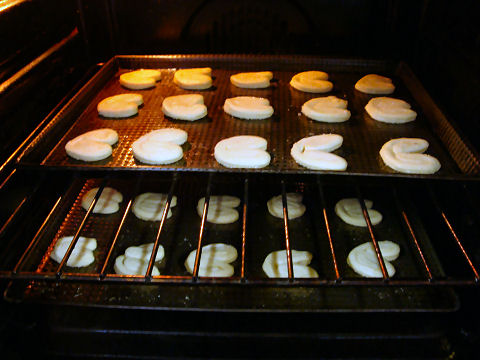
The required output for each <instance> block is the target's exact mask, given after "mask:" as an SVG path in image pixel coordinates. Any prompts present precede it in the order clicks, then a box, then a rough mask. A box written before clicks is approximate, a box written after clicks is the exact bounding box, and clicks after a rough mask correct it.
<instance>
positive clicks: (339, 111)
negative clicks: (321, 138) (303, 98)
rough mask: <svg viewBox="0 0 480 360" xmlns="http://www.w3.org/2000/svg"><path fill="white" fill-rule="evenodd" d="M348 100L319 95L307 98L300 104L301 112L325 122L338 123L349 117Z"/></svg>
mask: <svg viewBox="0 0 480 360" xmlns="http://www.w3.org/2000/svg"><path fill="white" fill-rule="evenodd" d="M347 105H348V101H347V100H342V99H339V98H337V97H336V96H327V97H320V98H315V99H311V100H308V101H307V102H306V103H305V104H303V106H302V113H303V114H304V115H305V116H306V117H308V118H310V119H312V120H316V121H321V122H327V123H339V122H344V121H347V120H348V119H350V115H351V114H350V111H349V110H348V109H347Z"/></svg>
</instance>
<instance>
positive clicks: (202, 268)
mask: <svg viewBox="0 0 480 360" xmlns="http://www.w3.org/2000/svg"><path fill="white" fill-rule="evenodd" d="M196 255H197V250H193V251H192V252H191V253H190V254H189V255H188V257H187V259H186V260H185V268H186V269H187V271H188V272H189V273H190V274H193V270H194V266H195V257H196ZM237 256H238V253H237V249H236V248H235V247H234V246H232V245H228V244H222V243H216V244H210V245H206V246H203V247H202V256H201V257H200V265H199V267H198V276H205V277H230V276H233V274H234V272H235V269H234V268H233V266H232V265H231V264H230V263H232V262H234V261H235V260H236V259H237Z"/></svg>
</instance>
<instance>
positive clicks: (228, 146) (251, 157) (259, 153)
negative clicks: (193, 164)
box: [214, 135, 270, 168]
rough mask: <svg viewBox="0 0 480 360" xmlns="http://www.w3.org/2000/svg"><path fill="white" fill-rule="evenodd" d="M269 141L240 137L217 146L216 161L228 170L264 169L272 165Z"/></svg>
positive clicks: (257, 137)
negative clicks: (268, 146) (268, 150)
mask: <svg viewBox="0 0 480 360" xmlns="http://www.w3.org/2000/svg"><path fill="white" fill-rule="evenodd" d="M266 150H267V140H265V139H264V138H262V137H259V136H250V135H240V136H233V137H231V138H228V139H224V140H221V141H219V142H218V143H217V145H215V152H214V155H215V159H216V160H217V161H218V162H219V163H220V164H222V165H223V166H225V167H228V168H263V167H265V166H267V165H268V164H270V154H269V153H268V152H267V151H266Z"/></svg>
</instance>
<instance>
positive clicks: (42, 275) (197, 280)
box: [0, 173, 480, 287]
mask: <svg viewBox="0 0 480 360" xmlns="http://www.w3.org/2000/svg"><path fill="white" fill-rule="evenodd" d="M12 175H13V173H12ZM179 176H180V175H179V174H178V173H173V174H172V176H171V180H169V191H168V199H167V203H166V206H165V208H164V210H163V213H162V218H161V220H160V222H159V225H158V229H157V230H156V236H155V240H154V246H153V250H152V253H151V255H150V260H149V264H148V269H147V272H146V273H145V275H118V274H111V273H108V272H107V268H108V266H109V264H111V261H112V253H113V251H114V249H115V246H116V244H117V241H118V238H119V235H120V233H121V232H122V229H123V228H124V226H125V220H126V218H127V216H128V214H129V213H130V210H131V207H132V202H133V199H134V197H135V195H136V194H135V195H134V196H131V197H129V198H128V199H127V206H126V208H125V210H124V212H123V215H122V216H121V220H120V222H119V223H118V226H117V228H116V230H115V236H114V237H113V239H112V240H111V242H110V244H109V248H108V253H107V256H106V258H105V260H104V261H103V264H102V266H101V270H100V271H98V272H85V273H83V272H82V273H80V272H67V271H66V270H65V268H66V262H67V261H68V258H69V257H70V255H71V253H72V251H73V248H74V247H75V244H76V243H77V241H78V239H79V237H80V234H81V233H82V230H83V229H84V226H85V224H86V222H87V220H88V219H89V217H90V216H91V214H92V210H93V208H94V206H95V204H96V202H97V200H98V198H99V197H100V196H101V192H102V191H103V189H104V188H105V186H106V185H107V184H108V182H109V180H111V176H107V177H104V178H103V179H102V180H101V183H100V186H99V191H98V192H97V195H96V196H95V198H94V200H93V202H92V203H91V205H90V207H89V209H88V210H87V211H86V213H85V215H84V216H83V219H82V220H81V222H80V224H79V226H78V228H77V229H76V232H75V235H74V238H73V240H72V242H71V244H70V246H69V248H68V250H67V252H66V254H65V256H64V257H63V259H62V261H61V263H60V264H58V266H57V268H56V270H55V271H48V272H44V271H39V270H38V269H37V270H36V271H25V270H24V269H23V267H24V265H25V263H26V261H27V259H28V258H29V257H30V255H31V254H32V251H33V250H34V248H35V247H36V246H37V245H38V243H39V241H40V239H41V238H42V235H43V233H44V231H45V228H46V227H47V225H49V223H50V222H51V220H52V217H53V216H54V214H55V213H56V211H57V210H58V208H59V207H60V204H61V200H62V197H59V198H58V200H57V201H56V202H55V204H54V206H53V208H52V209H51V210H50V212H49V213H48V215H47V217H46V218H45V219H44V221H43V223H42V225H41V226H40V228H39V229H38V231H37V232H36V234H35V236H34V237H33V239H32V240H31V242H30V243H29V244H28V246H27V247H26V249H25V251H24V252H23V254H22V255H21V256H20V258H19V259H18V261H17V262H16V264H15V266H14V267H13V269H11V270H2V271H0V278H4V279H9V280H22V281H25V280H26V281H47V282H57V283H58V282H87V283H97V284H101V283H111V284H115V283H117V284H144V285H145V284H184V285H209V284H210V285H260V286H307V287H308V286H314V287H315V286H334V287H340V286H374V287H379V286H380V287H384V286H401V287H410V286H413V287H415V286H417V287H423V286H469V285H478V284H479V283H480V276H479V273H478V270H477V266H476V265H475V264H474V263H473V261H472V257H471V255H470V254H469V252H468V251H467V249H466V248H465V247H464V244H463V242H462V240H461V238H460V236H459V235H458V234H457V232H456V230H455V227H454V225H453V223H452V222H451V221H450V220H449V217H448V216H447V214H446V211H445V210H444V209H443V208H442V207H441V205H440V202H439V200H438V198H437V195H436V194H435V192H434V191H433V190H432V188H431V187H430V186H429V184H428V183H427V184H426V189H427V192H428V197H429V198H430V199H431V203H432V205H433V206H434V207H435V209H436V211H437V214H436V215H437V218H438V220H440V222H441V223H443V226H446V227H447V228H448V232H449V235H450V237H451V240H452V241H453V244H454V245H455V246H456V247H457V248H458V251H459V252H460V253H461V256H462V258H463V261H464V263H465V264H466V265H467V266H468V269H469V271H470V272H471V276H470V277H447V276H436V275H434V272H433V271H432V268H431V267H432V266H431V264H430V263H429V261H428V260H427V257H426V256H425V250H424V249H423V248H422V245H421V243H420V242H419V241H418V236H417V232H416V231H415V230H414V226H412V220H411V219H412V215H411V214H410V213H409V211H408V209H407V206H405V202H404V200H403V198H404V197H405V194H403V193H402V192H401V191H402V189H401V187H399V188H397V187H396V186H395V185H389V187H390V190H391V195H392V197H393V199H394V202H395V208H396V212H397V215H398V216H399V217H400V218H401V221H402V223H403V226H404V227H405V229H407V230H408V231H407V232H408V234H409V240H410V241H411V245H413V249H415V251H416V253H417V254H416V255H418V256H417V258H418V259H420V260H419V261H418V262H419V264H420V267H421V268H422V269H423V273H424V276H423V277H415V278H402V279H392V278H390V277H389V275H388V273H387V271H386V267H385V261H384V259H383V256H382V254H381V252H380V249H379V245H378V237H377V235H376V231H375V228H374V227H373V226H372V223H371V221H370V218H369V215H368V212H367V209H366V207H365V204H364V202H363V198H364V196H363V192H362V186H361V185H359V184H358V183H353V184H352V186H353V187H354V190H355V192H356V195H357V198H358V199H359V201H360V204H362V210H363V216H364V218H365V221H366V223H367V229H368V233H369V238H370V241H371V242H372V244H373V246H374V249H375V253H376V255H377V261H378V263H379V265H380V268H381V270H382V274H383V277H382V278H375V279H366V278H347V277H345V276H343V274H342V273H341V271H340V270H339V268H340V267H339V265H338V261H337V253H338V252H337V251H336V250H335V237H334V236H333V235H332V231H331V225H330V223H331V221H330V219H329V216H328V212H327V209H328V204H327V202H326V196H325V190H324V189H325V185H324V183H323V179H322V177H321V176H317V177H316V178H315V181H314V186H315V188H316V199H315V201H317V202H318V204H320V211H321V217H322V219H321V221H322V225H321V226H320V227H321V228H322V229H323V231H324V233H325V234H326V237H327V239H328V247H329V250H330V253H329V257H330V262H331V265H332V266H331V270H332V273H333V274H334V276H333V278H316V279H304V278H296V277H295V274H294V270H293V263H292V244H291V240H290V220H289V219H288V204H287V200H286V193H287V191H286V183H287V180H286V179H285V178H281V179H280V184H281V195H282V206H283V220H282V221H283V232H284V245H285V251H286V256H287V266H288V278H275V279H267V278H252V277H249V276H247V275H246V261H245V257H246V251H247V248H248V245H249V244H248V243H247V234H248V229H249V228H248V220H247V219H248V216H247V215H248V212H249V195H250V193H249V191H250V190H249V188H250V182H251V179H250V178H249V176H248V175H247V176H245V177H244V178H243V179H242V187H243V201H242V205H241V206H242V209H241V216H240V222H241V251H240V255H241V257H240V261H241V265H240V275H239V276H233V277H230V278H210V277H200V276H199V275H198V271H199V264H200V260H201V251H198V250H199V249H200V248H201V247H202V244H203V242H204V232H205V226H206V217H207V213H208V208H209V200H210V195H211V193H212V189H213V187H214V185H213V182H214V181H213V179H214V177H215V174H213V173H209V174H208V181H207V184H206V189H205V193H204V194H205V204H204V208H203V213H202V217H201V222H200V227H199V229H198V235H197V246H196V249H197V252H196V258H195V264H194V269H193V274H192V275H191V276H181V275H159V276H153V275H152V269H153V265H154V259H155V257H156V254H157V251H158V248H159V245H160V238H161V235H162V233H163V232H164V229H165V221H166V215H167V213H168V210H169V208H170V204H171V200H172V196H173V194H174V191H175V189H176V187H177V184H178V182H179ZM9 178H10V177H9ZM9 178H7V179H6V180H5V181H4V182H3V183H2V184H1V185H0V189H1V188H2V187H3V186H4V185H5V184H6V182H7V181H8V179H9ZM310 179H312V178H310ZM141 181H142V176H139V177H137V179H136V184H135V185H134V187H135V189H136V190H134V193H135V192H137V191H138V187H139V184H140V182H141ZM38 188H39V186H38V185H37V186H36V188H35V189H34V190H33V191H32V192H31V193H30V195H29V196H27V197H26V198H24V199H23V200H22V201H21V202H20V204H19V205H18V207H17V208H16V209H15V211H14V212H13V213H12V215H11V216H10V217H9V218H8V220H7V221H6V223H5V224H3V226H2V227H1V229H0V236H2V234H3V233H4V232H5V231H6V230H7V229H8V227H9V224H10V223H11V222H12V220H13V219H14V218H15V216H17V214H18V213H19V212H20V211H21V209H22V207H24V206H25V204H27V203H29V200H30V198H31V197H33V196H34V195H35V193H36V192H37V191H38ZM330 205H331V204H330ZM315 256H316V255H315ZM315 256H314V257H315Z"/></svg>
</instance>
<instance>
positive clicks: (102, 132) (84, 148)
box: [65, 129, 118, 161]
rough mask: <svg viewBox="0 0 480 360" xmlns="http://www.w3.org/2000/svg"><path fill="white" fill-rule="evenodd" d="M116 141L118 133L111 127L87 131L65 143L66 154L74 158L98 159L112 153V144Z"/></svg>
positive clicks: (84, 159)
mask: <svg viewBox="0 0 480 360" xmlns="http://www.w3.org/2000/svg"><path fill="white" fill-rule="evenodd" d="M117 141H118V134H117V132H116V131H115V130H112V129H97V130H93V131H88V132H86V133H84V134H82V135H80V136H77V137H76V138H74V139H72V140H70V141H69V142H67V144H66V145H65V151H66V152H67V155H68V156H70V157H71V158H74V159H76V160H82V161H98V160H103V159H106V158H108V157H109V156H110V155H112V145H113V144H115V143H116V142H117Z"/></svg>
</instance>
